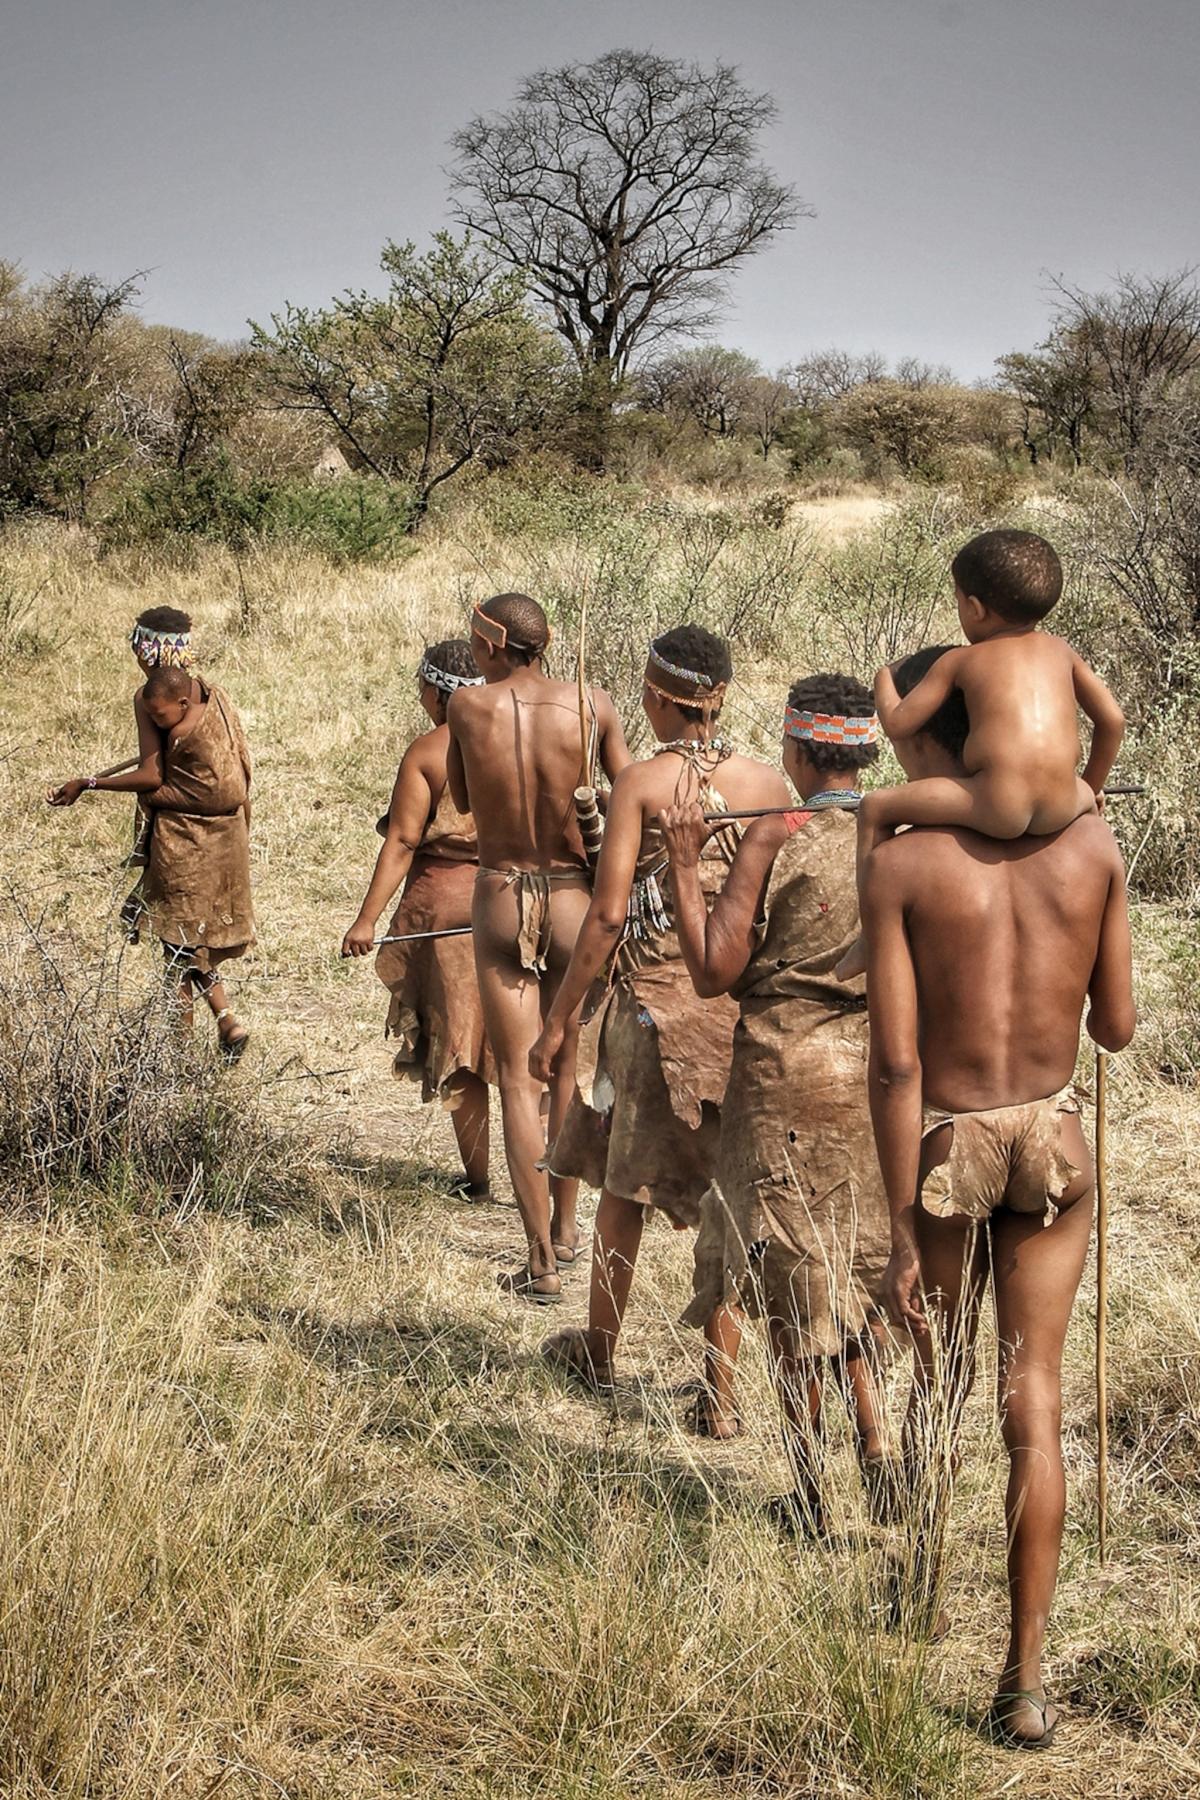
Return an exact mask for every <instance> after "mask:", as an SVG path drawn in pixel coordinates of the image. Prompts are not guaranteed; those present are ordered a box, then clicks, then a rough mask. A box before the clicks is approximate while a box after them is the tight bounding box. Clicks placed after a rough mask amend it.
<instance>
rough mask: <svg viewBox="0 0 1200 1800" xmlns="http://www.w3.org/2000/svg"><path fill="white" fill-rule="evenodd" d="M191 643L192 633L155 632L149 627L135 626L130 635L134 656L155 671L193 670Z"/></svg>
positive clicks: (193, 658) (130, 644) (193, 661)
mask: <svg viewBox="0 0 1200 1800" xmlns="http://www.w3.org/2000/svg"><path fill="white" fill-rule="evenodd" d="M191 641H192V634H191V632H190V631H155V630H154V629H153V627H152V626H149V625H135V626H134V628H133V630H132V631H131V632H130V634H129V647H130V649H131V650H132V651H133V653H134V655H135V656H136V657H138V658H139V660H140V661H141V662H144V663H149V664H150V666H151V667H152V668H155V669H190V668H192V667H193V665H194V663H195V657H194V656H193V655H192V651H191V648H190V646H191Z"/></svg>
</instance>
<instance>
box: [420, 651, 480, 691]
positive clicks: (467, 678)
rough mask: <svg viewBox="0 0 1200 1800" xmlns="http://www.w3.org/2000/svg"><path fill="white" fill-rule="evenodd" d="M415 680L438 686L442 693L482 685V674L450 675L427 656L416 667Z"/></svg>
mask: <svg viewBox="0 0 1200 1800" xmlns="http://www.w3.org/2000/svg"><path fill="white" fill-rule="evenodd" d="M417 680H418V681H427V682H428V683H429V685H430V687H435V688H440V689H441V691H442V693H443V694H453V693H456V692H457V691H458V689H459V688H465V687H482V685H483V676H482V675H451V674H450V673H449V672H448V670H446V669H439V668H438V667H437V665H436V664H435V663H431V662H430V660H429V658H428V657H427V656H423V657H422V658H421V661H420V664H419V665H418V668H417Z"/></svg>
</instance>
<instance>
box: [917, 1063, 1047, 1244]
mask: <svg viewBox="0 0 1200 1800" xmlns="http://www.w3.org/2000/svg"><path fill="white" fill-rule="evenodd" d="M1078 1112H1079V1103H1078V1101H1077V1100H1076V1099H1075V1097H1074V1095H1073V1093H1072V1091H1071V1089H1070V1088H1069V1087H1065V1088H1063V1089H1062V1090H1061V1091H1060V1092H1059V1093H1057V1094H1051V1095H1050V1096H1049V1098H1048V1099H1045V1100H1030V1101H1027V1102H1025V1103H1024V1104H1023V1105H1021V1106H999V1107H995V1108H993V1109H992V1110H991V1111H990V1112H966V1113H950V1112H946V1111H945V1109H944V1108H943V1107H938V1106H926V1107H924V1108H922V1113H923V1119H922V1132H921V1136H922V1140H924V1139H925V1138H927V1137H929V1136H930V1134H931V1133H932V1132H934V1131H937V1130H939V1129H940V1128H941V1127H942V1126H943V1125H949V1126H951V1127H952V1128H953V1131H952V1136H951V1140H950V1153H949V1155H948V1156H947V1158H946V1160H945V1162H942V1163H938V1165H937V1166H936V1168H933V1169H930V1171H929V1173H928V1174H927V1175H926V1177H925V1181H924V1183H923V1185H922V1188H921V1205H922V1206H923V1207H924V1208H925V1211H926V1212H927V1213H932V1214H933V1216H934V1217H935V1218H939V1219H955V1218H957V1219H974V1220H976V1221H982V1220H984V1219H987V1218H990V1217H991V1215H992V1213H993V1212H995V1210H996V1208H997V1207H999V1206H1005V1207H1007V1208H1008V1209H1009V1211H1010V1212H1016V1213H1034V1214H1037V1213H1046V1212H1049V1213H1050V1214H1051V1215H1052V1216H1053V1214H1054V1213H1055V1212H1056V1211H1057V1208H1056V1206H1055V1202H1056V1201H1057V1200H1060V1199H1061V1198H1062V1196H1063V1194H1065V1193H1066V1191H1067V1188H1068V1187H1069V1186H1070V1184H1071V1182H1072V1181H1074V1180H1075V1178H1076V1176H1077V1175H1079V1174H1081V1173H1082V1171H1081V1170H1080V1169H1079V1168H1077V1167H1076V1165H1075V1164H1074V1163H1073V1162H1072V1161H1071V1158H1070V1157H1069V1156H1068V1155H1067V1153H1066V1151H1065V1150H1064V1149H1063V1146H1062V1117H1063V1114H1064V1113H1078Z"/></svg>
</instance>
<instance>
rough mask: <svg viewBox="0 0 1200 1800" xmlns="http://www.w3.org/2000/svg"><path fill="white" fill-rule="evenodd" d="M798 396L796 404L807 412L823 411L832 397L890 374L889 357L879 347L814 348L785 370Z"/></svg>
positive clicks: (838, 398) (835, 397)
mask: <svg viewBox="0 0 1200 1800" xmlns="http://www.w3.org/2000/svg"><path fill="white" fill-rule="evenodd" d="M784 375H785V377H786V379H787V381H788V382H789V383H790V385H791V388H792V391H793V393H794V394H795V397H796V404H797V405H798V406H802V407H803V408H804V410H805V411H806V412H820V410H821V408H822V407H823V406H827V405H828V404H829V402H830V401H831V400H840V399H841V398H842V396H843V395H844V394H849V393H851V392H852V391H853V390H854V389H855V388H857V387H865V386H866V385H867V384H868V383H870V382H872V381H882V380H884V378H885V377H886V375H887V358H886V357H885V356H882V355H881V354H880V352H879V351H878V350H868V351H866V352H864V354H863V355H861V356H856V355H854V353H853V352H852V351H849V350H838V349H830V350H814V351H813V352H812V354H811V355H809V356H804V357H801V359H800V361H799V362H796V363H793V364H792V366H791V368H789V369H786V370H785V371H784Z"/></svg>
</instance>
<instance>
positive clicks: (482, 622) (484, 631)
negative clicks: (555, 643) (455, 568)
mask: <svg viewBox="0 0 1200 1800" xmlns="http://www.w3.org/2000/svg"><path fill="white" fill-rule="evenodd" d="M471 624H472V626H473V627H474V629H475V630H476V631H477V632H478V633H479V636H480V637H481V638H483V639H485V641H486V642H487V643H489V644H494V645H495V647H496V649H497V650H506V649H507V648H508V641H509V640H508V626H507V625H502V624H501V623H500V620H499V619H493V618H492V617H491V616H490V615H489V614H488V613H485V612H484V610H483V607H482V606H480V605H479V604H478V603H477V604H476V606H475V610H474V612H473V614H472V615H471ZM552 635H553V634H552V632H551V630H550V627H549V626H548V625H547V627H546V641H545V643H544V644H543V645H542V647H541V649H540V650H535V649H534V648H533V645H532V644H519V643H518V642H517V641H516V639H515V638H514V639H513V645H512V647H513V649H514V650H524V652H525V654H526V655H527V656H544V655H545V654H546V652H547V650H548V649H549V648H550V639H551V636H552Z"/></svg>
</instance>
